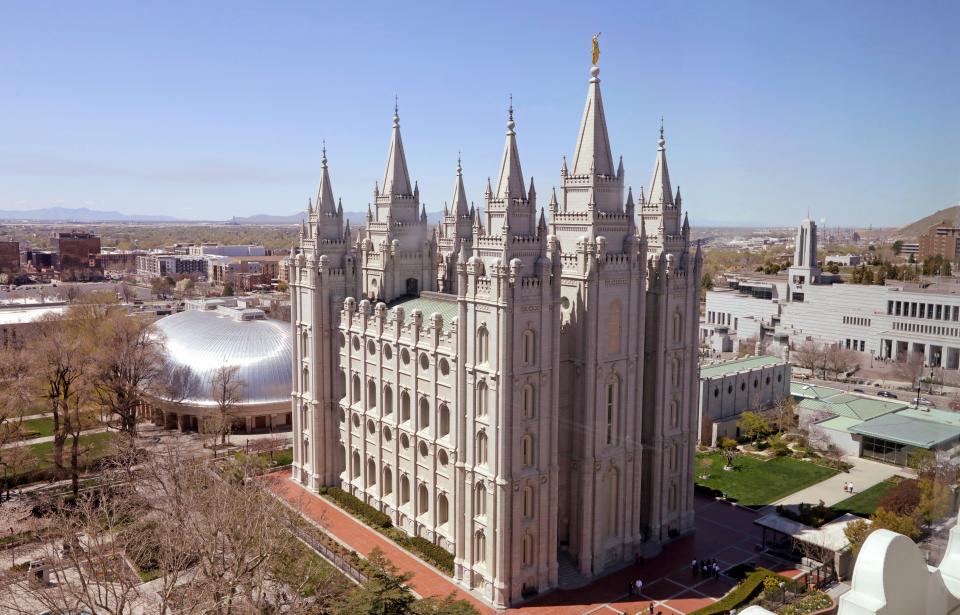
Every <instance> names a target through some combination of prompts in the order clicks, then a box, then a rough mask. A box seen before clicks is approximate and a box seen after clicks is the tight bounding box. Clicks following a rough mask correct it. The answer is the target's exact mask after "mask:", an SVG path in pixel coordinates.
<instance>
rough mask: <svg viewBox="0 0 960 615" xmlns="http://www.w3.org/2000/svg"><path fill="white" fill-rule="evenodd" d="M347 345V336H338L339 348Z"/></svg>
mask: <svg viewBox="0 0 960 615" xmlns="http://www.w3.org/2000/svg"><path fill="white" fill-rule="evenodd" d="M346 345H347V336H346V335H344V334H343V333H341V334H340V347H341V348H343V347H344V346H346Z"/></svg>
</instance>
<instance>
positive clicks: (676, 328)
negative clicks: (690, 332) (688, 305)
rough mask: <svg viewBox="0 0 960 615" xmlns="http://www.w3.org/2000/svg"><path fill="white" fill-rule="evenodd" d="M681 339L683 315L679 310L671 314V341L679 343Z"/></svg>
mask: <svg viewBox="0 0 960 615" xmlns="http://www.w3.org/2000/svg"><path fill="white" fill-rule="evenodd" d="M682 339H683V314H681V313H680V310H677V311H676V312H674V313H673V341H675V342H679V341H680V340H682Z"/></svg>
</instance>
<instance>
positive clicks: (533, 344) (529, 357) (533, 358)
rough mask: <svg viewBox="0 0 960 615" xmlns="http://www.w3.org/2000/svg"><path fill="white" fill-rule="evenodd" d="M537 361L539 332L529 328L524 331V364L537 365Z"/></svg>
mask: <svg viewBox="0 0 960 615" xmlns="http://www.w3.org/2000/svg"><path fill="white" fill-rule="evenodd" d="M536 363H537V332H536V331H534V330H533V329H527V330H526V331H524V332H523V364H524V365H528V366H529V365H536Z"/></svg>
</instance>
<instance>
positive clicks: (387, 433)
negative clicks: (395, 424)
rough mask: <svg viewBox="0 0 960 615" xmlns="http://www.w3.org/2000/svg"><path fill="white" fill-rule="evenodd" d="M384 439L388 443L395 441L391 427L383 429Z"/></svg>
mask: <svg viewBox="0 0 960 615" xmlns="http://www.w3.org/2000/svg"><path fill="white" fill-rule="evenodd" d="M383 439H384V440H386V441H387V442H389V441H390V440H392V439H393V432H392V431H390V428H389V427H384V428H383Z"/></svg>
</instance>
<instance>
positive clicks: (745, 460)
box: [696, 453, 837, 507]
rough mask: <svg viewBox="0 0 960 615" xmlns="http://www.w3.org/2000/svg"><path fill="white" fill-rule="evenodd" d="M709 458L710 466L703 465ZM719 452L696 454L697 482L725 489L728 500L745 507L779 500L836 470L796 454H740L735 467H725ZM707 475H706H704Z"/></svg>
mask: <svg viewBox="0 0 960 615" xmlns="http://www.w3.org/2000/svg"><path fill="white" fill-rule="evenodd" d="M702 459H709V460H710V462H711V464H710V469H709V470H705V469H704V467H703V466H702V465H701V463H702V462H701V460H702ZM723 465H724V459H723V455H721V454H720V453H699V454H697V469H696V473H697V485H699V486H701V487H706V488H709V489H715V490H717V491H720V492H722V493H723V494H724V495H725V496H726V497H727V499H729V500H735V501H736V502H737V503H738V504H741V505H742V506H751V507H757V506H763V505H766V504H770V503H771V502H776V501H777V500H779V499H780V498H783V497H786V496H788V495H790V494H791V493H794V492H796V491H799V490H801V489H804V488H806V487H809V486H810V485H814V484H816V483H819V482H820V481H822V480H826V479H828V478H830V477H831V476H833V475H834V474H836V473H837V470H834V469H833V468H828V467H826V466H822V465H818V464H815V463H811V462H809V461H800V460H799V459H794V458H793V457H774V458H772V459H769V460H762V459H757V458H755V457H750V456H748V455H740V456H739V457H737V459H736V461H735V462H734V464H733V465H734V468H735V469H733V470H724V469H723ZM705 473H706V474H708V477H707V478H701V475H703V474H705Z"/></svg>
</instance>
